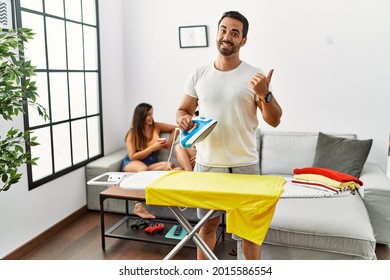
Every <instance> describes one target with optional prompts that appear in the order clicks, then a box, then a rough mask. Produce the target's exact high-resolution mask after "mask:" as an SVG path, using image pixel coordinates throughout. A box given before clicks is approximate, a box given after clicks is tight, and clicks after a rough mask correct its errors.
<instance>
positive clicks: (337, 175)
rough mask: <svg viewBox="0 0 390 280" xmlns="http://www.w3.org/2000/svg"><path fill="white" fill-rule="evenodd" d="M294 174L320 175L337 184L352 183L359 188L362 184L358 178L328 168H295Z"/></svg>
mask: <svg viewBox="0 0 390 280" xmlns="http://www.w3.org/2000/svg"><path fill="white" fill-rule="evenodd" d="M294 174H317V175H322V176H325V177H328V178H330V179H333V180H336V181H338V182H350V181H353V182H356V183H357V184H359V185H360V186H363V182H362V181H360V180H359V179H358V178H356V177H354V176H351V175H349V174H346V173H342V172H338V171H336V170H332V169H328V168H320V167H305V168H295V169H294Z"/></svg>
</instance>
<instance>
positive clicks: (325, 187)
mask: <svg viewBox="0 0 390 280" xmlns="http://www.w3.org/2000/svg"><path fill="white" fill-rule="evenodd" d="M291 183H293V184H294V185H298V186H304V187H308V188H313V189H317V190H322V191H327V192H331V193H339V192H340V191H341V189H338V188H334V187H331V186H328V185H326V184H323V183H319V182H315V181H307V180H294V179H293V180H291Z"/></svg>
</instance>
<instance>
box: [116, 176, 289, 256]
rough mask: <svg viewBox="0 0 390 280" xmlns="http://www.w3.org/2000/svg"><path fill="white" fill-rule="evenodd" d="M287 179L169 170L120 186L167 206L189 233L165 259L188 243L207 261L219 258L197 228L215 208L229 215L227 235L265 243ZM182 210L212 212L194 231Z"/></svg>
mask: <svg viewBox="0 0 390 280" xmlns="http://www.w3.org/2000/svg"><path fill="white" fill-rule="evenodd" d="M284 183H285V179H284V178H283V177H280V176H265V175H247V174H229V173H212V172H191V171H182V170H181V171H169V172H161V173H156V172H155V173H150V171H148V172H147V173H145V174H142V173H137V174H134V175H132V176H130V177H128V178H126V179H125V180H124V181H122V182H121V183H120V186H121V187H122V188H125V189H143V188H144V190H145V198H146V200H145V201H146V204H150V205H159V206H168V207H169V208H170V209H171V211H172V212H173V214H174V215H175V217H176V219H177V220H178V222H179V223H180V224H181V225H182V226H183V227H184V228H185V229H186V231H187V233H188V234H187V236H185V237H184V238H183V239H182V240H181V241H180V242H179V243H178V244H177V245H176V247H174V248H173V249H172V251H171V252H170V253H169V254H168V255H167V256H166V257H165V259H171V258H173V256H174V255H175V254H176V253H177V252H178V251H179V250H180V249H181V248H182V247H183V246H184V244H186V242H188V241H189V240H193V241H194V243H195V244H196V245H197V246H198V247H199V248H200V250H202V252H203V253H204V255H205V256H206V257H207V258H208V259H217V258H216V257H215V255H214V254H213V252H212V251H211V250H210V248H209V247H208V246H207V245H206V244H205V242H204V241H203V240H202V239H201V238H200V237H199V235H198V233H197V232H198V230H199V229H200V227H201V226H202V225H203V224H204V223H205V222H206V221H207V219H208V218H209V217H211V216H212V215H213V214H214V212H215V211H216V210H224V211H226V222H227V223H226V226H227V227H226V231H227V232H229V233H234V234H236V235H238V236H240V237H242V238H244V239H247V240H250V241H252V242H254V243H256V244H259V245H261V244H262V242H263V240H264V238H265V235H266V233H267V230H268V227H269V225H270V223H271V220H272V217H273V214H274V211H275V207H276V203H277V201H278V200H279V198H280V196H281V193H282V192H283V184H284ZM179 207H191V208H204V209H210V211H209V212H208V213H207V215H206V216H205V217H204V218H202V219H201V220H200V221H199V222H198V223H197V224H196V225H195V226H194V227H192V226H191V224H190V223H189V222H188V221H187V220H186V218H185V217H184V216H183V214H182V213H181V211H180V209H179Z"/></svg>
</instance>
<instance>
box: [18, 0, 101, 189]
mask: <svg viewBox="0 0 390 280" xmlns="http://www.w3.org/2000/svg"><path fill="white" fill-rule="evenodd" d="M97 8H98V7H97V0H17V1H16V19H17V26H18V27H27V28H31V29H32V30H33V31H34V33H36V35H35V36H34V39H33V40H31V41H30V42H28V43H27V45H26V48H27V50H26V51H25V55H26V56H27V57H29V58H30V59H31V61H32V64H33V65H35V66H37V69H36V74H37V75H36V76H35V81H36V82H37V86H38V93H39V96H40V97H39V100H38V103H40V104H41V105H43V106H45V108H46V109H47V112H48V115H49V118H50V121H48V122H44V120H43V119H42V118H41V117H40V116H39V115H38V113H36V112H35V111H34V110H30V111H28V108H27V109H26V110H27V114H26V116H25V129H26V130H31V131H32V132H33V136H37V137H38V139H37V141H38V142H39V143H40V145H39V146H34V147H31V154H32V157H34V158H35V157H39V160H38V162H37V166H30V165H28V181H29V189H30V190H31V189H33V188H35V187H38V186H40V185H42V184H44V183H46V182H48V181H50V180H53V179H55V178H58V177H59V176H62V175H64V174H66V173H69V172H71V171H73V170H75V169H77V168H80V167H81V166H83V165H85V164H86V163H88V162H90V161H92V160H94V159H96V158H97V157H100V156H102V154H103V140H102V139H103V137H102V110H101V86H100V69H99V66H100V62H99V36H98V34H99V29H98V17H97V11H98V9H97Z"/></svg>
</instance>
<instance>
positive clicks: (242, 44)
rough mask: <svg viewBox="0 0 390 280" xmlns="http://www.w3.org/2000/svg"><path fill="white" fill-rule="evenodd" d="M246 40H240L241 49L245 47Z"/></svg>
mask: <svg viewBox="0 0 390 280" xmlns="http://www.w3.org/2000/svg"><path fill="white" fill-rule="evenodd" d="M247 38H248V37H245V38H242V40H241V47H243V46H245V44H246V40H247Z"/></svg>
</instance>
